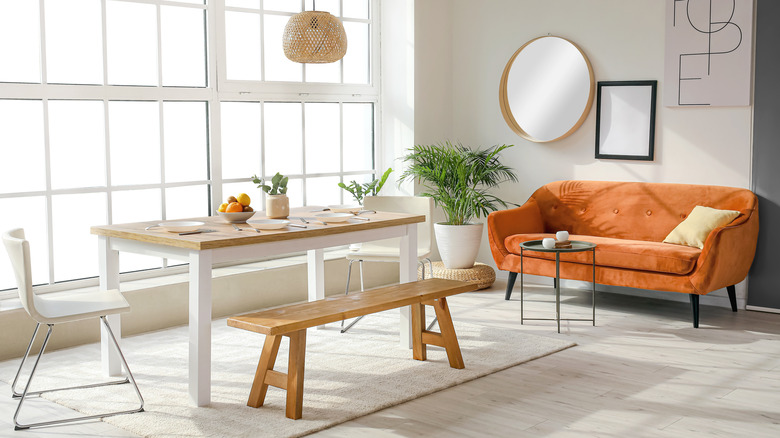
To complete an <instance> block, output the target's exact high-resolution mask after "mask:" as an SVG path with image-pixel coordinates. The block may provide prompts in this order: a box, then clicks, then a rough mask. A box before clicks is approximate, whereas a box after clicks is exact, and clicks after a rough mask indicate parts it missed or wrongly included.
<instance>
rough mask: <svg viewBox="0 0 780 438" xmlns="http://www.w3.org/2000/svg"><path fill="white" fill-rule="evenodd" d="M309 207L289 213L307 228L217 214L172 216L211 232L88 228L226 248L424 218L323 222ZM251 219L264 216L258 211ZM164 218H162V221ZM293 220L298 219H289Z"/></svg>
mask: <svg viewBox="0 0 780 438" xmlns="http://www.w3.org/2000/svg"><path fill="white" fill-rule="evenodd" d="M311 208H312V207H304V208H303V209H294V210H292V211H291V212H290V216H291V217H304V218H306V219H307V220H309V224H307V228H297V227H284V228H282V229H279V230H262V231H261V233H259V234H258V233H257V232H256V231H255V230H254V229H253V228H252V227H251V226H249V225H248V224H245V223H242V224H236V225H238V226H239V227H240V228H242V229H244V231H236V230H235V229H234V228H233V226H232V225H231V224H229V223H227V222H225V221H224V220H223V219H222V218H220V217H218V216H208V217H198V218H187V219H176V220H192V221H202V222H205V225H203V226H202V227H200V229H210V230H216V232H213V233H200V234H189V235H184V236H180V235H179V234H178V233H170V232H167V231H165V230H163V229H160V228H152V229H150V230H145V228H146V227H148V226H152V225H157V224H159V223H161V221H148V222H134V223H128V224H117V225H98V226H93V227H91V228H90V232H91V233H92V234H96V235H99V236H108V237H117V238H121V239H129V240H137V241H141V242H148V243H155V244H158V245H166V246H173V247H178V248H187V249H195V250H205V249H216V248H226V247H231V246H240V245H252V244H256V243H268V242H278V241H284V240H293V239H302V238H310V237H319V236H329V235H334V234H343V233H349V232H353V231H361V230H372V229H378V228H385V227H393V226H398V225H408V224H414V223H420V222H425V216H423V215H413V214H406V213H390V212H382V211H379V212H376V213H375V214H363V215H361V216H360V217H364V218H368V219H369V220H368V221H363V220H356V219H350V220H349V221H347V222H342V223H330V224H328V225H323V224H321V223H319V222H314V220H316V219H313V218H314V217H316V215H317V214H318V213H321V212H320V211H316V212H312V211H311ZM252 219H266V217H265V216H263V215H262V214H261V213H258V214H256V215H254V216H253V217H252ZM162 222H164V221H162ZM290 222H291V223H295V224H302V222H301V221H299V220H297V219H293V220H291V221H290Z"/></svg>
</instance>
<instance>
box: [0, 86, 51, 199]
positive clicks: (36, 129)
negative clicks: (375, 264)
mask: <svg viewBox="0 0 780 438" xmlns="http://www.w3.org/2000/svg"><path fill="white" fill-rule="evenodd" d="M0 156H2V157H3V158H2V160H0V192H2V193H10V192H28V191H33V190H44V189H46V169H45V161H44V148H43V102H41V101H40V100H0Z"/></svg>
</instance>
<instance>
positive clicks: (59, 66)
mask: <svg viewBox="0 0 780 438" xmlns="http://www.w3.org/2000/svg"><path fill="white" fill-rule="evenodd" d="M24 3H27V2H24ZM44 12H45V15H46V75H47V81H48V82H54V83H68V84H102V83H103V43H102V41H103V25H102V22H103V19H102V12H101V7H100V0H81V1H72V0H71V1H63V0H47V1H46V3H45V4H44Z"/></svg>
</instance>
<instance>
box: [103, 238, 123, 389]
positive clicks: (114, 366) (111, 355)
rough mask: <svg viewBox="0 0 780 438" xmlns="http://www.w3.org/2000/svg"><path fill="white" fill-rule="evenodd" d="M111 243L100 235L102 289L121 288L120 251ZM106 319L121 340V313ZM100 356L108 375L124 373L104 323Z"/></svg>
mask: <svg viewBox="0 0 780 438" xmlns="http://www.w3.org/2000/svg"><path fill="white" fill-rule="evenodd" d="M109 244H110V241H109V238H108V237H107V236H98V249H99V251H100V254H99V256H98V260H99V266H100V290H109V289H119V252H118V251H114V250H112V249H111V248H110V245H109ZM106 319H107V321H108V324H109V325H110V326H111V330H112V331H113V332H114V335H115V336H116V338H117V342H121V338H122V320H121V319H120V317H119V315H109V316H108V318H106ZM100 357H101V360H102V363H103V373H104V374H106V375H108V376H119V375H121V374H122V362H121V361H120V360H119V353H117V351H116V350H115V349H114V346H113V345H111V341H109V335H108V332H107V331H106V328H105V327H103V324H100Z"/></svg>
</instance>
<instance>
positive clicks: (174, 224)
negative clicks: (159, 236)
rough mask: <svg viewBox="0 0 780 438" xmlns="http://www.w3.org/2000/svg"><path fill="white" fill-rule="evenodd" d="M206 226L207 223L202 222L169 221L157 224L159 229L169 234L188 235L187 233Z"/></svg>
mask: <svg viewBox="0 0 780 438" xmlns="http://www.w3.org/2000/svg"><path fill="white" fill-rule="evenodd" d="M204 225H206V223H205V222H200V221H168V222H162V223H159V224H157V226H158V227H160V228H162V229H164V230H165V231H167V232H169V233H186V232H187V231H195V230H197V229H198V228H200V227H202V226H204Z"/></svg>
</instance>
